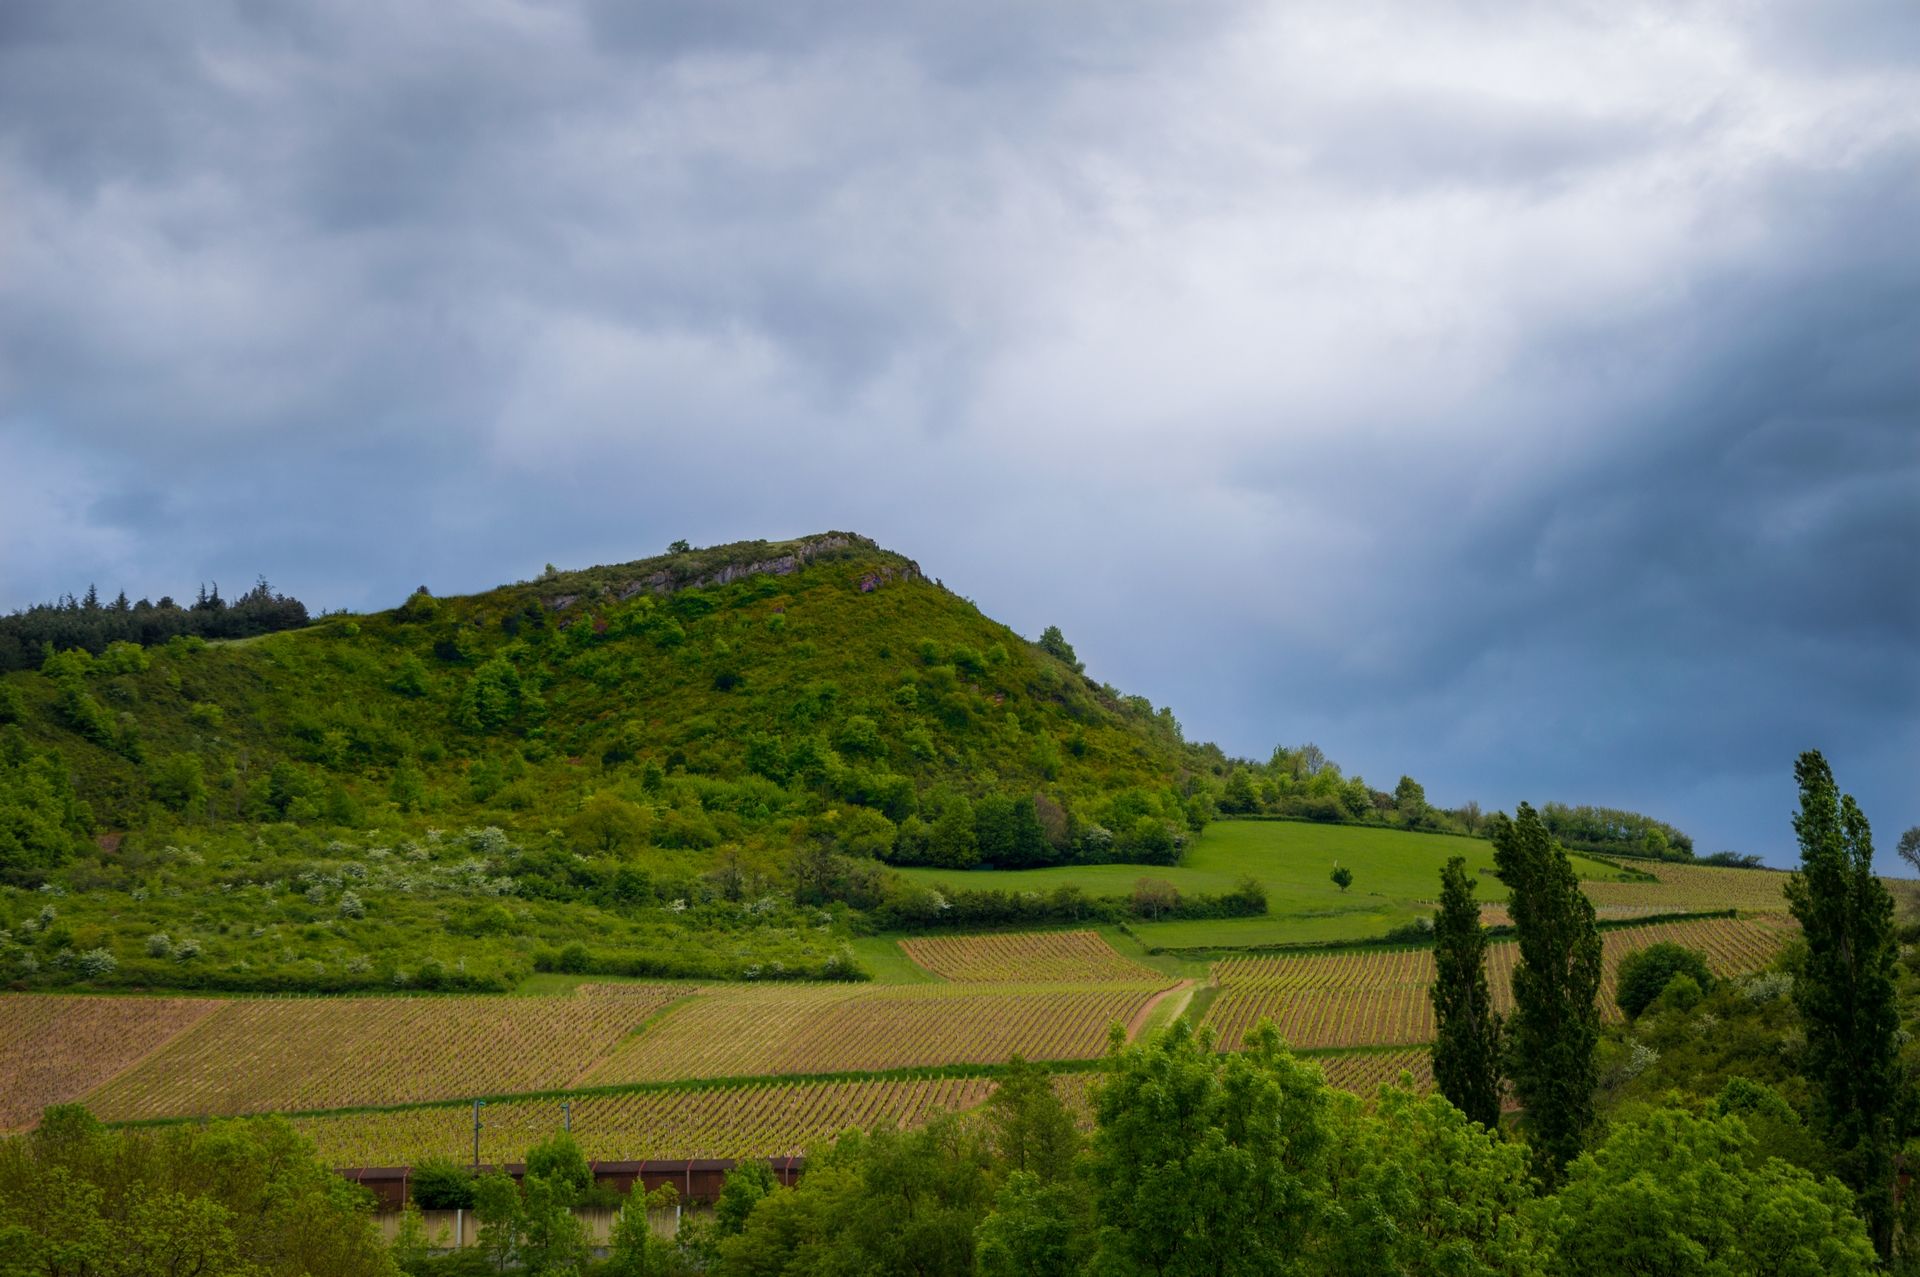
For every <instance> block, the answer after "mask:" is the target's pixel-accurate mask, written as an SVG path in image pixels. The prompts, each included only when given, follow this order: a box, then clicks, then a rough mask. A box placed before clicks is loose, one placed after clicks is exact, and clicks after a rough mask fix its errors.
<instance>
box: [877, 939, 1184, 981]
mask: <svg viewBox="0 0 1920 1277" xmlns="http://www.w3.org/2000/svg"><path fill="white" fill-rule="evenodd" d="M900 947H901V948H902V949H904V950H906V953H907V956H908V957H909V958H912V959H913V960H914V961H915V962H916V963H918V964H919V965H921V966H923V967H925V968H926V969H927V970H929V971H931V972H933V973H934V974H935V975H938V976H943V977H945V978H946V979H948V980H955V981H963V982H984V981H1025V982H1027V983H1041V982H1046V983H1053V982H1059V983H1085V984H1102V983H1109V982H1114V981H1120V982H1130V983H1136V984H1137V983H1140V982H1141V981H1154V980H1157V979H1159V978H1160V977H1159V973H1158V972H1156V971H1154V970H1152V969H1151V968H1148V967H1143V966H1141V965H1140V964H1139V963H1137V962H1135V961H1133V960H1132V959H1130V958H1124V957H1122V956H1121V955H1120V954H1118V953H1115V952H1114V951H1113V947H1112V946H1111V945H1109V944H1108V943H1107V942H1106V941H1105V940H1103V939H1102V938H1101V937H1100V934H1099V933H1098V932H1094V931H1040V932H1018V933H1014V934H1009V935H990V936H932V937H923V938H920V939H914V940H902V941H901V942H900Z"/></svg>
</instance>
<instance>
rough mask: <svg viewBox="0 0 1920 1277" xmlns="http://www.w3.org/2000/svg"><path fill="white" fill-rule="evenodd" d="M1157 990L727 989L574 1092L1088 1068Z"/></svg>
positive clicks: (688, 1006)
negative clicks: (827, 1076) (792, 1076)
mask: <svg viewBox="0 0 1920 1277" xmlns="http://www.w3.org/2000/svg"><path fill="white" fill-rule="evenodd" d="M1165 986H1166V982H1165V981H1164V980H1162V981H1161V982H1160V983H1158V984H1149V983H1141V984H1126V985H1123V984H1108V985H1104V986H1094V987H1074V986H1065V985H991V986H987V985H959V984H917V985H896V986H890V987H889V986H865V987H862V986H848V985H824V986H822V985H813V986H804V985H785V986H773V985H757V986H756V985H734V986H727V987H722V988H715V989H713V990H711V991H709V992H707V993H705V994H703V995H701V996H700V997H697V998H692V999H689V1000H688V1001H686V1002H684V1003H681V1004H680V1005H678V1006H676V1007H674V1008H673V1010H672V1011H670V1012H668V1013H667V1014H666V1015H663V1016H661V1017H660V1018H659V1019H658V1020H657V1021H655V1022H654V1023H653V1024H651V1025H649V1026H648V1027H647V1029H646V1030H645V1031H644V1032H641V1033H639V1034H636V1035H634V1036H632V1037H630V1038H628V1039H627V1040H626V1041H624V1042H622V1043H621V1044H620V1045H619V1047H618V1048H617V1049H615V1051H614V1052H613V1054H612V1056H611V1057H609V1058H608V1059H606V1060H605V1061H604V1062H603V1063H601V1064H600V1065H599V1066H598V1067H597V1068H595V1069H593V1070H592V1071H591V1072H590V1073H588V1074H587V1075H586V1077H585V1078H583V1079H582V1082H583V1084H584V1085H591V1086H602V1085H616V1084H620V1083H627V1082H659V1081H671V1080H675V1079H683V1078H703V1077H746V1076H762V1075H768V1074H780V1073H837V1072H870V1071H875V1070H880V1069H896V1068H914V1067H920V1066H925V1065H934V1064H998V1063H1001V1062H1003V1061H1005V1060H1006V1058H1007V1057H1008V1056H1009V1055H1012V1054H1015V1053H1016V1052H1017V1053H1019V1054H1020V1055H1023V1056H1025V1057H1027V1058H1028V1059H1030V1060H1061V1059H1086V1058H1091V1057H1093V1056H1097V1055H1099V1054H1100V1053H1101V1052H1102V1051H1104V1050H1105V1049H1106V1044H1107V1029H1108V1026H1109V1025H1111V1024H1113V1023H1115V1022H1116V1021H1117V1022H1119V1023H1120V1024H1122V1025H1125V1024H1128V1023H1130V1022H1131V1021H1132V1019H1133V1017H1134V1016H1135V1015H1136V1014H1138V1013H1139V1012H1140V1011H1141V1010H1142V1009H1143V1008H1145V1007H1146V1005H1147V1004H1148V1003H1149V1002H1151V1001H1152V1000H1153V997H1154V995H1155V994H1157V993H1158V992H1159V991H1160V990H1161V989H1162V988H1164V987H1165Z"/></svg>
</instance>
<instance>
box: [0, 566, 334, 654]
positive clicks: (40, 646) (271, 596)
mask: <svg viewBox="0 0 1920 1277" xmlns="http://www.w3.org/2000/svg"><path fill="white" fill-rule="evenodd" d="M309 619H311V618H309V616H308V614H307V605H306V604H304V603H302V602H301V601H300V600H299V599H296V598H290V597H288V596H287V595H284V594H281V593H279V592H277V591H276V590H275V589H274V588H273V587H272V586H270V585H268V584H267V581H266V578H265V577H262V578H261V579H260V580H259V581H258V582H256V583H255V584H254V586H253V588H252V589H250V590H248V591H247V592H246V593H245V594H242V595H241V596H240V597H239V598H237V599H234V600H233V601H232V602H228V601H227V600H226V599H224V598H222V597H221V596H220V584H219V582H217V581H216V582H215V583H214V586H213V588H212V589H211V590H209V589H207V588H206V587H205V586H201V587H200V593H199V595H198V596H197V597H196V598H195V599H194V601H193V602H192V603H189V604H187V605H186V606H185V607H182V606H181V605H180V604H178V603H175V602H174V601H173V599H171V598H170V597H168V596H166V595H162V596H161V597H160V601H159V602H158V603H154V602H151V601H150V600H147V599H141V600H140V601H139V602H137V603H129V602H128V601H127V596H126V593H125V591H122V592H121V594H120V595H119V597H117V598H115V599H114V600H113V601H112V602H110V603H103V602H101V601H100V594H99V591H97V590H96V589H94V587H92V586H88V587H87V592H86V594H85V596H83V597H81V598H75V597H74V596H73V595H71V594H69V595H67V596H66V597H64V598H62V599H60V600H59V601H57V602H54V603H41V604H37V605H35V606H33V607H30V608H25V609H22V610H21V611H18V612H14V613H11V614H10V615H7V616H0V671H6V670H37V669H39V668H40V666H41V665H42V664H43V663H44V662H45V661H46V659H47V657H48V656H50V655H52V654H54V653H56V652H65V651H69V650H72V649H76V648H77V649H80V650H83V651H86V652H90V653H92V654H93V655H94V656H99V655H101V654H102V653H104V652H105V651H106V650H107V648H108V647H109V646H111V645H112V644H114V643H136V644H138V645H140V646H141V647H153V646H155V645H156V644H160V643H165V642H166V641H167V640H169V639H172V638H177V637H179V636H181V635H192V636H194V637H196V638H203V639H239V638H253V637H255V636H256V635H260V634H272V633H274V632H275V631H276V630H292V629H298V628H300V627H301V626H303V625H305V624H307V622H308V621H309Z"/></svg>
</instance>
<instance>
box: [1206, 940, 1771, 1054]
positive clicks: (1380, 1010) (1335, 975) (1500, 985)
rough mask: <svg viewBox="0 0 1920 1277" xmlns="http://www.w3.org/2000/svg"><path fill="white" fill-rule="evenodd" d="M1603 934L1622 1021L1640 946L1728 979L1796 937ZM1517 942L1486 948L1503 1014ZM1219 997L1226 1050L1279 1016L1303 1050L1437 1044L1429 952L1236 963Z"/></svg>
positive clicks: (1606, 997) (1221, 976) (1608, 1003)
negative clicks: (1669, 948)
mask: <svg viewBox="0 0 1920 1277" xmlns="http://www.w3.org/2000/svg"><path fill="white" fill-rule="evenodd" d="M1600 934H1601V943H1602V951H1603V954H1604V958H1605V973H1604V975H1603V976H1602V979H1601V986H1600V1009H1601V1013H1602V1014H1603V1015H1605V1016H1607V1017H1608V1018H1618V1016H1619V1011H1618V1009H1617V1008H1616V1007H1615V1006H1614V1004H1613V979H1614V971H1615V968H1617V967H1618V966H1619V963H1620V959H1621V958H1623V957H1625V956H1626V955H1627V954H1629V953H1631V952H1633V951H1634V950H1635V949H1644V948H1645V947H1646V946H1648V945H1650V944H1653V943H1655V942H1657V941H1661V940H1670V941H1674V942H1675V943H1678V944H1683V945H1686V946H1688V947H1689V948H1693V949H1699V950H1701V951H1702V952H1704V953H1705V954H1706V955H1707V962H1708V965H1709V966H1710V967H1712V969H1713V970H1714V971H1715V972H1717V973H1719V974H1721V975H1732V974H1736V973H1739V972H1743V971H1752V970H1756V969H1758V968H1760V967H1763V966H1765V965H1766V964H1767V963H1768V962H1769V961H1770V960H1771V959H1772V957H1773V955H1774V954H1775V952H1777V951H1778V950H1779V948H1780V946H1781V945H1782V944H1784V943H1785V942H1786V941H1787V940H1788V939H1789V938H1790V937H1791V936H1792V935H1793V929H1792V927H1791V925H1790V924H1787V923H1785V922H1784V921H1776V920H1773V919H1770V918H1755V919H1740V918H1711V919H1704V920H1701V921H1698V922H1665V923H1652V924H1648V925H1646V926H1639V927H1620V928H1616V929H1613V930H1609V931H1603V932H1601V933H1600ZM1518 958H1519V946H1518V945H1516V944H1514V943H1513V942H1511V941H1507V942H1501V943H1495V944H1491V945H1489V946H1488V947H1487V978H1488V981H1489V983H1490V984H1491V985H1492V986H1493V997H1494V1002H1495V1004H1496V1005H1497V1006H1499V1007H1500V1008H1501V1009H1503V1010H1504V1009H1506V1008H1507V1007H1508V1006H1510V1005H1511V1003H1512V980H1513V966H1514V963H1515V962H1516V961H1517V960H1518ZM1214 978H1215V980H1216V981H1217V982H1218V983H1219V985H1220V988H1221V992H1220V996H1219V997H1218V998H1217V999H1216V1000H1215V1001H1214V1004H1213V1006H1212V1008H1211V1009H1210V1011H1209V1013H1208V1016H1207V1023H1208V1024H1210V1025H1212V1026H1213V1027H1214V1029H1215V1031H1216V1032H1217V1033H1218V1034H1219V1040H1220V1045H1221V1046H1222V1047H1223V1048H1228V1049H1237V1048H1238V1047H1239V1046H1240V1045H1241V1043H1242V1042H1243V1041H1244V1039H1245V1037H1246V1034H1247V1032H1248V1031H1249V1030H1250V1029H1252V1028H1253V1027H1254V1026H1255V1025H1256V1024H1258V1023H1259V1022H1260V1021H1261V1020H1263V1019H1268V1020H1272V1021H1273V1022H1274V1025H1275V1026H1276V1027H1277V1028H1278V1029H1279V1030H1280V1035H1281V1036H1282V1037H1283V1038H1285V1039H1286V1040H1287V1042H1288V1044H1289V1045H1291V1046H1294V1047H1297V1048H1301V1049H1309V1050H1310V1049H1316V1048H1324V1047H1350V1046H1376V1045H1388V1044H1394V1043H1403V1042H1404V1043H1417V1042H1427V1041H1430V1040H1432V1038H1433V1004H1432V1002H1431V1001H1430V1000H1429V999H1428V996H1427V988H1428V986H1429V985H1430V984H1432V982H1433V955H1432V954H1431V953H1430V952H1428V951H1426V950H1399V951H1392V952H1374V953H1332V954H1311V955H1300V956H1287V957H1260V958H1229V959H1227V960H1226V961H1223V962H1221V963H1219V964H1218V965H1217V966H1216V967H1215V968H1214Z"/></svg>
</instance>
